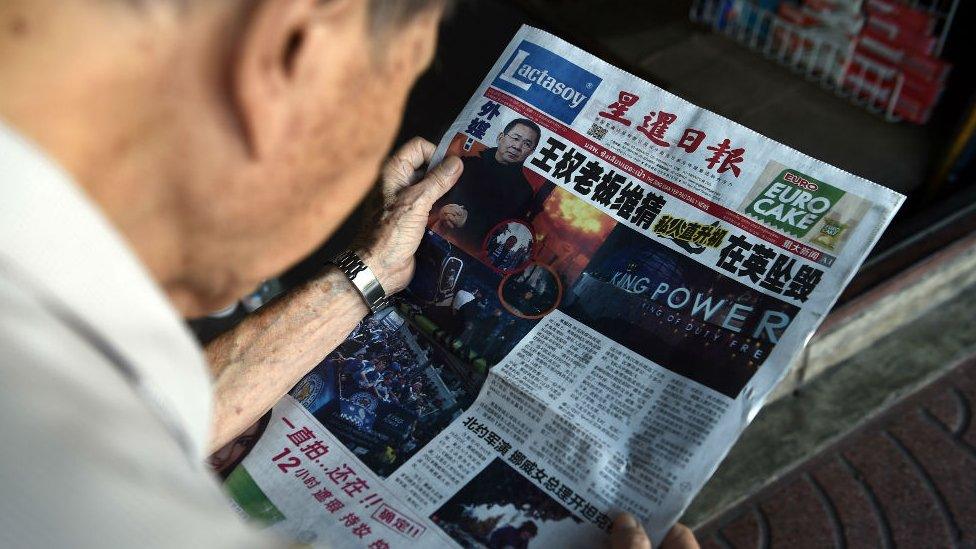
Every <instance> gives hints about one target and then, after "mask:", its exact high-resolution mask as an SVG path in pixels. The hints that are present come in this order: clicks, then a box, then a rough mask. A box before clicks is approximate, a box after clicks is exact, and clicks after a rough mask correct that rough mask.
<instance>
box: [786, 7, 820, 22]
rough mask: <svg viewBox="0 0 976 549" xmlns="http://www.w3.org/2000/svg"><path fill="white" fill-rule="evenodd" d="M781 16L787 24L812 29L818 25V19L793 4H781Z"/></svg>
mask: <svg viewBox="0 0 976 549" xmlns="http://www.w3.org/2000/svg"><path fill="white" fill-rule="evenodd" d="M779 16H780V17H781V18H782V19H783V20H784V21H786V22H787V23H793V24H794V25H797V26H800V27H812V26H814V25H816V24H817V19H816V18H815V17H813V16H811V15H810V14H808V13H804V11H803V10H802V9H800V8H799V7H797V6H795V5H793V4H780V5H779Z"/></svg>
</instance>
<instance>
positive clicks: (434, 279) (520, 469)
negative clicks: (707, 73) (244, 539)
mask: <svg viewBox="0 0 976 549" xmlns="http://www.w3.org/2000/svg"><path fill="white" fill-rule="evenodd" d="M446 155H457V156H459V157H460V158H461V160H462V161H463V163H464V170H463V172H462V174H461V177H460V179H459V181H458V183H457V184H456V185H455V187H454V188H453V189H452V190H450V191H449V192H448V193H447V194H446V195H445V196H444V197H443V198H442V199H440V200H439V201H438V202H437V204H436V205H435V207H434V209H433V210H432V211H431V213H430V218H429V224H428V229H427V234H426V236H425V239H424V242H423V243H422V244H421V247H420V250H419V252H418V257H417V269H416V274H415V277H414V280H413V282H412V283H411V286H410V288H409V289H408V291H407V292H405V293H404V295H402V296H401V299H400V300H399V301H398V302H397V303H396V305H395V306H393V307H390V308H387V309H386V310H384V311H381V312H380V313H378V314H376V315H373V316H371V317H368V318H367V319H365V320H364V321H363V322H362V323H361V324H360V325H359V326H358V327H357V328H356V329H355V330H354V331H353V332H352V333H351V334H350V335H349V336H348V338H347V339H346V340H345V341H344V342H343V343H341V344H340V345H339V347H338V348H337V349H335V350H334V351H333V352H331V353H330V354H329V355H328V356H327V357H325V359H324V360H323V361H322V362H321V363H320V364H319V365H318V366H317V367H316V368H315V369H314V370H312V371H311V372H310V373H309V374H308V375H306V376H305V377H304V378H303V379H302V380H301V381H300V382H299V383H298V384H297V385H296V386H295V387H294V388H293V389H292V390H291V392H290V393H289V394H288V395H287V396H286V397H285V398H284V399H282V401H281V402H280V403H279V404H278V405H277V406H275V408H274V409H273V410H272V412H271V413H270V415H269V416H266V417H265V418H264V419H263V420H262V421H261V422H259V423H258V424H257V425H255V426H254V427H252V428H251V429H250V430H248V431H247V432H246V433H244V434H243V435H242V436H241V437H240V438H239V439H238V440H236V441H234V442H233V443H231V444H230V445H228V447H226V448H225V449H223V450H221V451H220V452H219V453H218V454H217V455H216V456H215V459H214V466H215V467H216V468H217V469H218V471H219V472H220V473H221V474H222V475H223V476H225V478H226V484H225V486H226V489H227V490H228V492H229V493H230V495H231V496H232V498H233V500H234V501H235V505H236V506H237V508H238V510H239V512H240V513H241V514H242V515H244V516H245V517H247V518H248V519H249V520H252V521H255V522H257V523H259V524H262V525H265V526H266V527H267V528H269V529H270V530H272V531H274V532H277V533H278V534H280V535H282V536H286V537H288V538H290V539H294V540H297V541H299V542H305V543H311V544H315V543H316V542H317V541H322V542H325V541H326V540H327V541H328V543H329V544H330V545H331V546H336V547H368V548H370V549H386V548H391V547H416V546H421V547H456V546H462V547H523V548H524V547H551V546H559V547H567V546H580V547H594V546H602V544H604V543H606V539H607V536H608V531H609V528H610V524H611V521H612V518H613V517H615V516H616V515H617V514H618V513H620V512H622V511H628V512H630V513H633V514H634V515H635V516H637V517H638V518H639V519H640V520H641V522H642V523H643V525H644V527H645V528H646V530H647V531H648V533H649V535H650V536H651V539H652V541H653V542H654V543H655V545H656V544H657V543H658V542H660V540H661V539H662V538H663V536H664V534H665V533H666V532H667V531H668V530H669V529H670V527H671V526H672V525H673V524H674V523H675V522H676V521H677V520H678V519H679V518H680V516H681V515H682V513H683V512H684V510H685V509H686V508H687V507H688V505H689V503H690V502H691V500H692V498H694V496H695V495H696V494H697V493H698V492H699V491H700V490H701V488H702V486H703V485H704V483H705V482H706V481H707V480H708V479H709V477H710V476H711V475H712V474H713V473H714V471H715V469H716V468H717V467H718V465H719V463H720V462H721V461H722V459H723V458H724V457H725V455H726V454H727V453H728V451H729V449H730V448H731V447H732V445H733V444H734V443H735V441H736V440H737V438H738V437H739V435H740V434H741V433H742V431H743V429H745V428H746V426H747V425H748V424H749V422H750V421H751V420H752V419H753V417H755V415H756V413H757V412H758V411H759V409H760V407H761V406H762V404H763V402H764V401H765V399H766V397H767V395H768V394H769V393H770V392H771V391H772V389H773V388H774V387H775V386H776V384H777V383H778V382H779V381H780V380H781V379H782V378H783V377H784V376H785V375H786V373H787V370H788V368H789V365H790V363H791V362H792V360H793V358H794V357H796V356H797V355H798V354H799V353H800V352H801V351H802V349H803V347H804V345H805V344H806V342H807V341H808V340H809V339H810V337H811V336H812V335H813V333H814V331H815V330H816V329H817V327H818V325H819V324H820V323H821V321H822V320H823V319H824V317H825V315H826V314H827V313H828V312H829V311H830V309H831V307H832V305H833V304H834V302H835V301H836V300H837V298H838V296H839V295H840V294H841V292H842V291H843V289H844V287H845V286H846V285H847V283H848V282H849V281H850V279H851V277H852V276H853V275H854V274H855V272H856V271H857V269H858V267H859V266H860V265H861V263H862V262H863V261H864V259H865V257H866V256H867V254H868V253H869V252H870V250H871V248H872V247H873V246H874V244H875V243H876V242H877V240H878V238H879V237H880V236H881V233H882V232H883V230H884V229H885V227H886V226H887V225H888V223H889V221H890V220H891V219H892V217H893V216H894V214H895V213H896V211H897V210H898V208H899V207H900V206H901V204H902V202H903V200H904V197H903V196H902V195H900V194H898V193H896V192H893V191H891V190H889V189H886V188H884V187H881V186H879V185H877V184H875V183H872V182H870V181H867V180H864V179H862V178H860V177H857V176H854V175H851V174H849V173H847V172H844V171H842V170H840V169H838V168H835V167H833V166H830V165H827V164H825V163H823V162H820V161H818V160H816V159H813V158H810V157H808V156H806V155H804V154H802V153H800V152H797V151H795V150H793V149H791V148H789V147H786V146H784V145H781V144H779V143H776V142H774V141H772V140H770V139H768V138H766V137H764V136H762V135H759V134H757V133H755V132H753V131H752V130H749V129H748V128H745V127H743V126H740V125H738V124H736V123H734V122H732V121H730V120H727V119H725V118H723V117H721V116H718V115H716V114H713V113H711V112H709V111H707V110H704V109H702V108H700V107H697V106H695V105H692V104H690V103H688V102H686V101H684V100H682V99H681V98H679V97H676V96H674V95H672V94H670V93H668V92H666V91H664V90H662V89H660V88H658V87H656V86H654V85H652V84H649V83H647V82H645V81H643V80H641V79H639V78H637V77H635V76H633V75H630V74H628V73H626V72H624V71H622V70H620V69H617V68H615V67H613V66H611V65H609V64H607V63H605V62H603V61H601V60H600V59H598V58H596V57H593V56H591V55H589V54H587V53H586V52H584V51H581V50H579V49H577V48H576V47H574V46H572V45H570V44H568V43H566V42H564V41H562V40H560V39H558V38H556V37H553V36H551V35H549V34H547V33H545V32H543V31H540V30H537V29H534V28H531V27H522V29H521V30H519V32H518V33H517V34H516V35H515V37H514V38H513V39H512V41H511V42H510V43H509V45H508V46H507V48H506V49H505V50H504V51H503V52H502V54H501V55H500V57H499V58H498V61H497V62H496V63H495V65H494V66H493V67H492V68H491V70H490V71H489V72H488V74H487V76H486V77H485V79H484V81H483V82H482V83H481V85H480V86H479V87H478V89H477V90H475V92H474V94H473V95H472V96H471V99H470V101H469V102H468V103H467V105H466V106H465V108H464V109H463V110H462V111H461V113H460V114H459V115H458V117H457V118H456V120H455V121H454V123H453V124H452V126H451V127H450V129H449V130H448V131H447V132H446V134H445V135H444V136H443V138H442V139H441V141H440V143H439V146H438V149H437V152H436V154H435V157H434V162H435V163H436V162H438V161H439V160H440V159H442V158H444V157H445V156H446Z"/></svg>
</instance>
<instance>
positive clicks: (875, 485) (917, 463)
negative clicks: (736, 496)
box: [697, 317, 976, 548]
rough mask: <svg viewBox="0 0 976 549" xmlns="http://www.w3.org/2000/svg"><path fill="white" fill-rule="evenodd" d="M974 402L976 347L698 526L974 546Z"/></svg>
mask: <svg viewBox="0 0 976 549" xmlns="http://www.w3.org/2000/svg"><path fill="white" fill-rule="evenodd" d="M960 320H962V319H960ZM969 322H972V318H971V317H970V319H969ZM974 406H976V356H970V357H969V358H967V359H965V360H963V361H962V362H961V363H959V364H958V365H956V366H955V367H953V368H951V369H950V370H949V371H948V372H947V373H945V374H944V375H943V376H941V377H940V378H938V379H937V380H935V381H933V382H932V383H930V384H929V385H928V386H927V387H925V388H924V389H922V390H920V391H919V392H917V393H915V394H914V395H911V396H909V397H907V398H906V399H905V400H903V401H902V402H900V403H898V404H896V405H895V406H893V407H891V408H889V409H888V410H886V411H885V412H884V413H882V414H881V415H880V416H878V417H877V418H875V419H874V420H872V421H870V422H869V423H867V424H866V425H864V426H862V427H860V428H859V429H857V430H855V431H853V432H852V433H850V434H848V435H846V436H844V437H843V438H842V439H840V440H839V441H838V442H836V443H835V444H833V445H831V446H830V447H828V448H827V449H825V450H823V451H822V452H820V453H819V454H818V455H816V456H814V457H812V458H811V459H809V460H808V461H806V462H805V463H803V464H801V465H800V466H799V467H798V468H796V469H795V470H794V471H792V472H791V473H789V474H787V475H786V476H784V477H783V478H782V479H780V480H779V481H777V482H775V483H773V484H772V485H771V486H769V487H767V488H765V489H763V490H761V491H759V492H758V493H756V494H754V495H752V496H750V497H749V498H747V499H746V500H745V501H743V502H742V503H740V504H738V505H736V506H735V507H733V508H732V509H730V510H729V511H727V512H726V513H725V514H723V515H722V516H720V517H719V518H717V519H715V520H712V521H710V522H709V523H707V524H705V525H703V526H702V527H700V528H699V529H698V531H697V535H698V536H699V540H700V541H701V543H702V547H703V548H729V547H736V548H739V547H790V548H806V547H826V546H834V547H974V546H976V426H974V425H973V413H974Z"/></svg>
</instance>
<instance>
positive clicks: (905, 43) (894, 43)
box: [862, 15, 937, 55]
mask: <svg viewBox="0 0 976 549" xmlns="http://www.w3.org/2000/svg"><path fill="white" fill-rule="evenodd" d="M862 32H863V34H864V35H865V36H870V37H872V38H875V39H877V40H879V41H881V42H884V43H885V44H886V45H888V46H891V47H893V48H898V49H903V50H908V51H912V52H915V53H920V54H922V55H932V53H933V52H934V51H935V44H936V42H937V40H936V38H935V37H934V36H928V35H924V34H919V33H917V32H914V31H912V30H910V29H905V28H903V27H901V26H900V25H899V24H898V22H897V21H895V20H893V19H889V18H887V17H882V16H879V15H871V16H869V17H868V20H867V23H866V24H865V25H864V30H863V31H862Z"/></svg>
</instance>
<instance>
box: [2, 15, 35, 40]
mask: <svg viewBox="0 0 976 549" xmlns="http://www.w3.org/2000/svg"><path fill="white" fill-rule="evenodd" d="M29 31H30V26H29V25H28V24H27V19H26V18H25V17H24V16H22V15H14V16H13V17H11V18H10V20H9V21H8V22H7V32H9V33H10V35H11V36H14V37H17V38H23V37H24V36H27V33H28V32H29Z"/></svg>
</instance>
